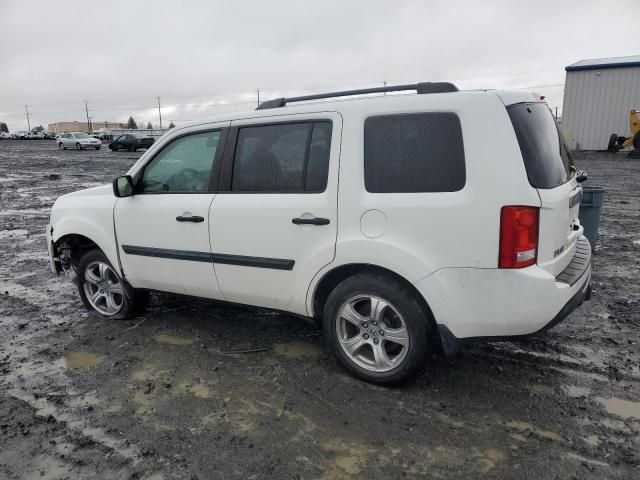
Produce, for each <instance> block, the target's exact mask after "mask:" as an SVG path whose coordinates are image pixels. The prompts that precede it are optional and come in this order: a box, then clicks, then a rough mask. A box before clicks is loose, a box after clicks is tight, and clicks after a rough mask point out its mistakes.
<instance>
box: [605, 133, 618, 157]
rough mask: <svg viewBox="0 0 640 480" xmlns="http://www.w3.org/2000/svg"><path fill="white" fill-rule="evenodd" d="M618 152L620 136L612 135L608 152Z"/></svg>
mask: <svg viewBox="0 0 640 480" xmlns="http://www.w3.org/2000/svg"><path fill="white" fill-rule="evenodd" d="M617 151H618V135H617V134H615V133H612V134H611V136H610V137H609V144H608V145H607V152H610V153H616V152H617Z"/></svg>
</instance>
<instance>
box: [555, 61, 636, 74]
mask: <svg viewBox="0 0 640 480" xmlns="http://www.w3.org/2000/svg"><path fill="white" fill-rule="evenodd" d="M630 67H640V62H622V63H600V64H595V65H569V66H568V67H564V69H565V70H566V71H567V72H575V71H576V70H605V69H607V68H630Z"/></svg>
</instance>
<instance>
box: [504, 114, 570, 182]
mask: <svg viewBox="0 0 640 480" xmlns="http://www.w3.org/2000/svg"><path fill="white" fill-rule="evenodd" d="M507 111H508V112H509V117H510V118H511V123H512V124H513V128H514V130H515V132H516V137H517V138H518V144H519V145H520V152H521V153H522V158H523V159H524V164H525V167H526V169H527V176H528V177H529V183H530V184H531V186H533V187H536V188H554V187H557V186H558V185H562V184H563V183H565V182H566V181H567V180H569V178H570V175H571V165H572V164H573V162H572V159H571V154H570V153H569V151H568V150H567V148H566V145H565V144H564V141H563V140H562V136H561V135H560V133H559V132H558V128H557V125H556V122H555V120H554V119H553V115H552V114H551V110H549V107H547V105H546V104H544V103H520V104H517V105H512V106H510V107H507Z"/></svg>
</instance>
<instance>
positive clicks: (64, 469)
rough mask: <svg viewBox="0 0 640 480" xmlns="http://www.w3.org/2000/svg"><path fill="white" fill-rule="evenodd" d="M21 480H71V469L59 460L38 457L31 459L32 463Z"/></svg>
mask: <svg viewBox="0 0 640 480" xmlns="http://www.w3.org/2000/svg"><path fill="white" fill-rule="evenodd" d="M21 478H22V480H36V479H38V480H58V479H60V478H73V475H72V469H71V467H69V466H68V465H65V464H64V463H62V462H61V461H60V460H57V459H55V458H50V457H45V456H43V455H40V456H38V457H36V458H34V459H33V463H32V465H31V466H30V468H29V470H27V471H26V472H25V473H24V475H23V476H22V477H21Z"/></svg>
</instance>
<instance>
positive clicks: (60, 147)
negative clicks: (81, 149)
mask: <svg viewBox="0 0 640 480" xmlns="http://www.w3.org/2000/svg"><path fill="white" fill-rule="evenodd" d="M58 148H59V149H60V150H64V145H63V144H62V142H60V143H58Z"/></svg>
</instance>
